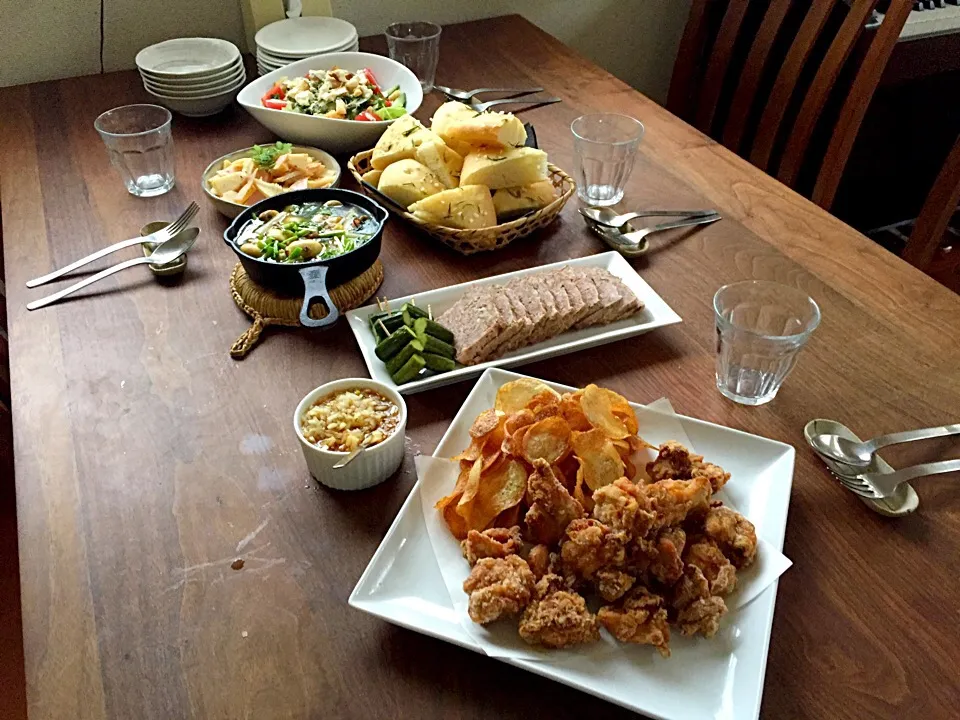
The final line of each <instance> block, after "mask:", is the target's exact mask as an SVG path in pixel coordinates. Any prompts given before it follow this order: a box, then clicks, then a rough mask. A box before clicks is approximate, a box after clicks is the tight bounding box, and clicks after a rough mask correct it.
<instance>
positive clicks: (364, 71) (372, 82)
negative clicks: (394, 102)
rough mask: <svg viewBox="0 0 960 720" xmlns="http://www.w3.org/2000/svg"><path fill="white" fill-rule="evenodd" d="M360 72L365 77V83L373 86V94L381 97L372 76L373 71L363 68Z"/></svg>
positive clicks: (374, 78)
mask: <svg viewBox="0 0 960 720" xmlns="http://www.w3.org/2000/svg"><path fill="white" fill-rule="evenodd" d="M360 72H362V73H363V74H364V75H366V76H367V81H368V82H369V83H370V84H371V85H373V90H374V92H376V93H377V94H378V95H383V91H381V90H380V86H379V85H378V84H377V78H376V77H374V75H373V70H371V69H370V68H364V69H363V70H361V71H360Z"/></svg>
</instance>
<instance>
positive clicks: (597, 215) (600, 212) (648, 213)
mask: <svg viewBox="0 0 960 720" xmlns="http://www.w3.org/2000/svg"><path fill="white" fill-rule="evenodd" d="M580 214H581V215H583V216H584V217H585V218H587V219H588V220H593V221H594V222H595V223H599V224H600V225H606V226H607V227H609V228H621V227H623V226H624V225H626V224H627V223H628V222H630V221H631V220H635V219H636V218H642V217H699V216H702V215H716V214H717V211H716V210H643V211H641V212H628V213H623V214H622V215H618V214H617V213H616V212H615V211H614V210H613V209H612V208H608V207H600V206H590V207H585V208H584V207H582V208H580Z"/></svg>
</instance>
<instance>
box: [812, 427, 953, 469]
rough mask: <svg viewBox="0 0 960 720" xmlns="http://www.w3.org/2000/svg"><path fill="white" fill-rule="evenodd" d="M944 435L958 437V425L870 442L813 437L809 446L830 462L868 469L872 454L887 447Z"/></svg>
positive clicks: (912, 432) (829, 436)
mask: <svg viewBox="0 0 960 720" xmlns="http://www.w3.org/2000/svg"><path fill="white" fill-rule="evenodd" d="M946 435H960V424H955V425H941V426H939V427H932V428H923V429H921V430H907V431H905V432H898V433H890V434H889V435H881V436H880V437H875V438H873V439H872V440H865V441H864V442H854V441H853V440H850V439H849V438H845V437H843V436H841V435H831V434H823V435H814V436H813V437H811V438H810V445H811V446H813V449H814V450H816V451H817V452H818V453H820V454H821V455H825V456H826V457H828V458H830V459H831V460H835V461H837V462H841V463H844V464H846V465H851V466H853V467H857V468H867V467H870V465H871V463H872V462H873V456H874V453H876V452H877V450H879V449H880V448H883V447H887V446H888V445H899V444H900V443H906V442H913V441H914V440H926V439H927V438H935V437H944V436H946Z"/></svg>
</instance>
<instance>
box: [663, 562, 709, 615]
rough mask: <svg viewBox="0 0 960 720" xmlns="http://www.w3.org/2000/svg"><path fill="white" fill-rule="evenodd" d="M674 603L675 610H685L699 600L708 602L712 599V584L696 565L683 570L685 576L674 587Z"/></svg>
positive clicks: (672, 604)
mask: <svg viewBox="0 0 960 720" xmlns="http://www.w3.org/2000/svg"><path fill="white" fill-rule="evenodd" d="M672 597H673V599H672V602H671V603H670V605H671V606H672V607H673V608H674V609H675V610H683V609H684V608H686V607H689V606H690V605H692V604H693V603H694V602H696V601H697V600H706V599H707V598H708V597H710V583H709V582H708V581H707V579H706V578H705V577H704V576H703V572H702V571H701V570H700V568H698V567H697V566H696V565H687V566H685V567H684V568H683V575H682V576H681V578H680V580H679V581H677V584H676V585H674V586H673V591H672Z"/></svg>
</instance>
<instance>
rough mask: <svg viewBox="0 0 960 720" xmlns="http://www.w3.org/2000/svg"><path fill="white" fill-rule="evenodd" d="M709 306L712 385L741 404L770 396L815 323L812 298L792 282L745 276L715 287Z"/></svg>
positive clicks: (817, 317) (817, 316)
mask: <svg viewBox="0 0 960 720" xmlns="http://www.w3.org/2000/svg"><path fill="white" fill-rule="evenodd" d="M713 309H714V312H715V314H716V320H717V389H719V390H720V392H721V393H723V394H724V395H725V396H726V397H728V398H730V399H731V400H734V401H735V402H738V403H741V404H743V405H763V404H764V403H768V402H770V401H771V400H773V398H775V397H776V395H777V391H778V390H779V389H780V385H781V384H783V381H784V380H785V379H786V377H787V375H789V374H790V371H791V370H793V366H794V365H795V364H796V362H797V355H798V354H799V353H800V350H801V349H802V348H803V346H804V345H806V343H807V340H809V339H810V335H811V333H813V331H814V330H815V329H816V328H817V325H819V324H820V308H819V307H817V303H815V302H814V301H813V299H812V298H810V297H809V296H808V295H807V294H806V293H804V292H801V291H800V290H797V289H796V288H792V287H788V286H786V285H780V284H779V283H774V282H766V281H761V280H747V281H744V282H738V283H733V284H732V285H725V286H723V287H722V288H720V289H719V290H717V294H716V295H714V296H713Z"/></svg>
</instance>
